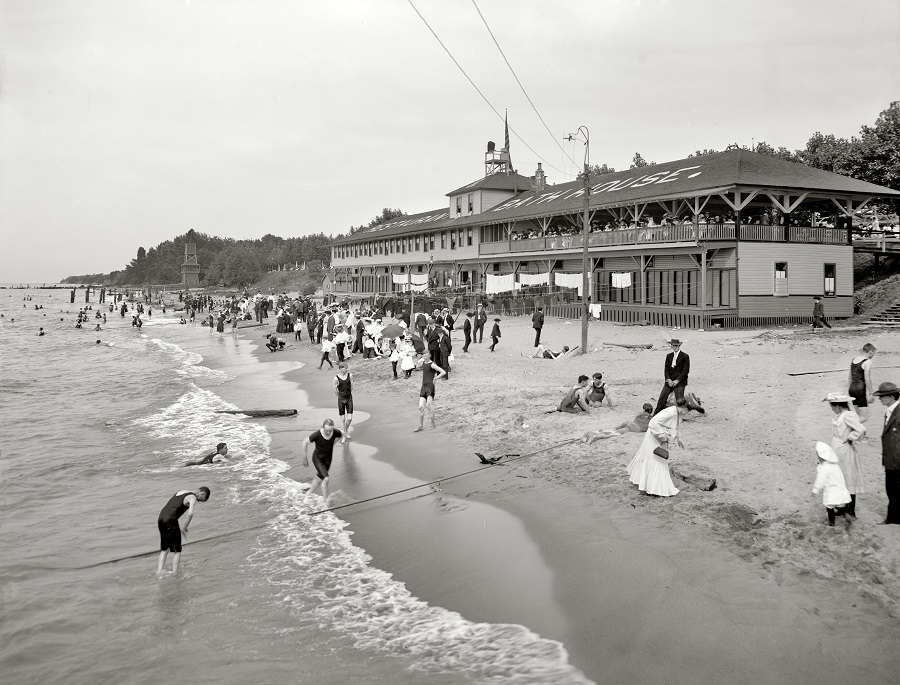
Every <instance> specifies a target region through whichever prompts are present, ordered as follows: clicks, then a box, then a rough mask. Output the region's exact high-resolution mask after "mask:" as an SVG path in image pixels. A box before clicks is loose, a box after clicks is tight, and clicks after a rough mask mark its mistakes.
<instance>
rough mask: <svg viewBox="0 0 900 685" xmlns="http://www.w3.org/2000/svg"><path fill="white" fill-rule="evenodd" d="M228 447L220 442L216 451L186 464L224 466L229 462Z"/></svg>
mask: <svg viewBox="0 0 900 685" xmlns="http://www.w3.org/2000/svg"><path fill="white" fill-rule="evenodd" d="M227 455H228V445H226V444H225V443H224V442H220V443H219V444H218V445H216V451H215V452H210V453H209V454H207V455H206V456H205V457H203V458H202V459H197V460H195V461H188V462H185V464H184V465H185V466H206V465H207V464H224V463H225V462H226V461H228V456H227Z"/></svg>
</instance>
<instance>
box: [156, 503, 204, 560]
mask: <svg viewBox="0 0 900 685" xmlns="http://www.w3.org/2000/svg"><path fill="white" fill-rule="evenodd" d="M208 499H209V488H208V487H206V486H205V485H204V486H203V487H200V488H198V489H197V492H193V491H192V490H179V491H178V492H176V493H175V494H174V495H172V497H170V498H169V501H168V502H166V505H165V506H164V507H163V508H162V510H161V511H160V512H159V517H158V518H157V521H156V526H157V528H159V549H160V552H159V562H158V563H157V565H156V575H157V576H162V575H164V570H165V567H166V558H167V557H168V556H169V552H172V553H173V554H174V556H173V557H172V575H173V576H174V575H176V574H177V573H178V564H179V563H180V562H181V536H182V535H187V532H188V526H189V525H191V519H192V518H194V506H195V505H196V504H197V502H205V501H206V500H208ZM184 512H187V514H188V515H187V518H186V519H185V522H184V526H181V525H180V524H179V522H178V519H180V518H181V515H182V514H184Z"/></svg>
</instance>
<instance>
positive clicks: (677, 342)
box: [666, 338, 681, 345]
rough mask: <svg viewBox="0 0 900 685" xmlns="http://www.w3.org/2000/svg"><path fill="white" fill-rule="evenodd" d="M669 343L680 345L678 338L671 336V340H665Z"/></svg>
mask: <svg viewBox="0 0 900 685" xmlns="http://www.w3.org/2000/svg"><path fill="white" fill-rule="evenodd" d="M666 342H667V343H669V344H670V345H680V344H681V341H680V340H679V339H678V338H672V339H671V340H666Z"/></svg>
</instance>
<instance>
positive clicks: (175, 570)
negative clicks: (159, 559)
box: [172, 552, 181, 576]
mask: <svg viewBox="0 0 900 685" xmlns="http://www.w3.org/2000/svg"><path fill="white" fill-rule="evenodd" d="M179 562H181V552H175V553H174V554H172V575H173V576H175V575H178V564H179Z"/></svg>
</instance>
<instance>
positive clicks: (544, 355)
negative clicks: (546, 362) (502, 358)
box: [528, 344, 569, 359]
mask: <svg viewBox="0 0 900 685" xmlns="http://www.w3.org/2000/svg"><path fill="white" fill-rule="evenodd" d="M568 351H569V346H568V345H563V348H562V351H560V352H554V351H553V350H548V349H547V348H546V347H544V346H543V345H541V344H538V346H537V347H535V348H534V352H533V353H532V354H530V355H529V356H528V358H529V359H559V358H560V357H562V356H563V355H565V353H566V352H568Z"/></svg>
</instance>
